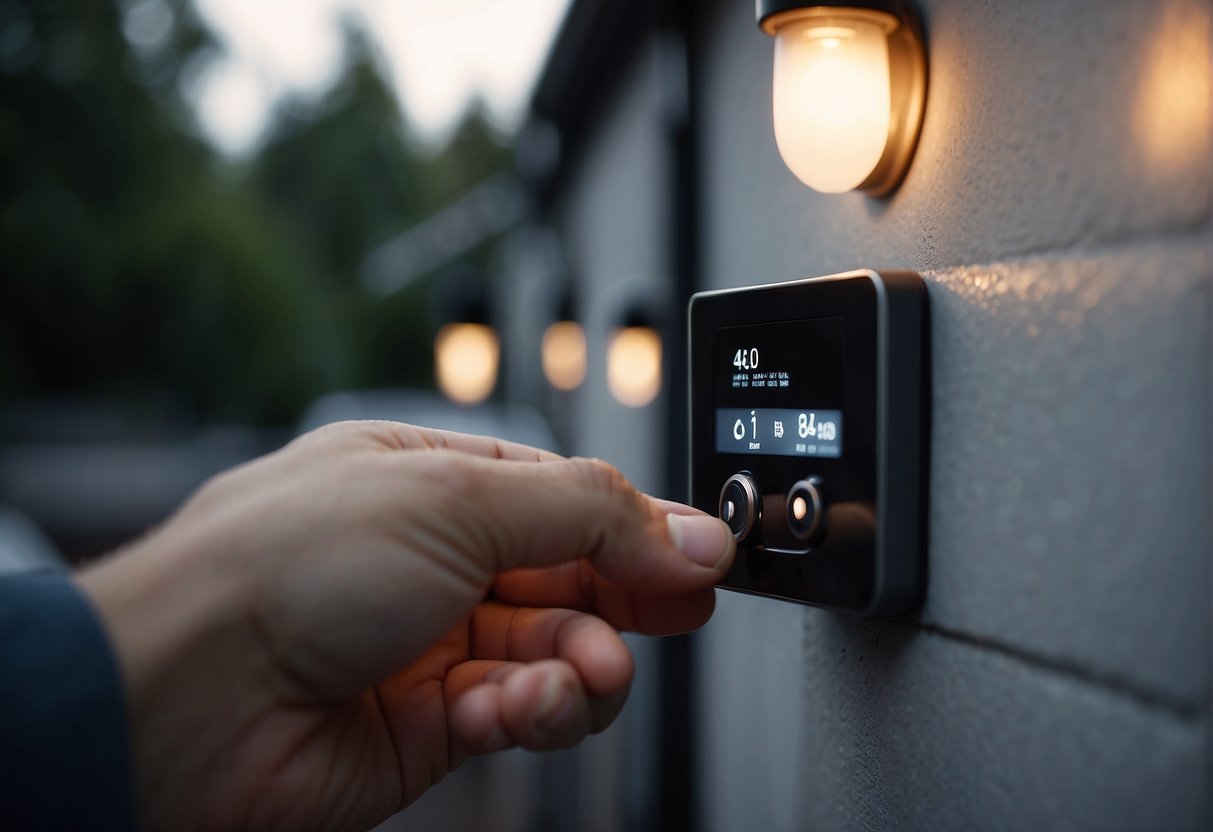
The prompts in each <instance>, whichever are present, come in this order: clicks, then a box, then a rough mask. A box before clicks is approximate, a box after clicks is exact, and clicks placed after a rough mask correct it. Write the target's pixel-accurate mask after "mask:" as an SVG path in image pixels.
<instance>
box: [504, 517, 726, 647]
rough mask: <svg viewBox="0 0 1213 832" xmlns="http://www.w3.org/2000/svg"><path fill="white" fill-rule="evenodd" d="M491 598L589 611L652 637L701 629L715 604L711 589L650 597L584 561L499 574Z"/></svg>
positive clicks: (613, 625) (525, 605)
mask: <svg viewBox="0 0 1213 832" xmlns="http://www.w3.org/2000/svg"><path fill="white" fill-rule="evenodd" d="M674 505H678V504H674ZM682 507H683V508H685V506H682ZM493 597H494V598H496V599H497V600H498V601H503V602H505V603H508V604H514V605H517V606H523V607H562V608H564V609H571V610H581V611H582V612H590V613H593V614H594V615H597V616H599V617H600V618H602V619H604V620H605V621H607V622H608V623H609V624H610V625H611V626H612V627H615V628H616V629H619V630H630V631H632V632H637V633H644V634H645V635H651V636H669V635H676V634H678V633H689V632H691V631H692V630H697V629H698V628H700V627H702V626H703V625H704V624H706V623H707V621H708V619H709V618H711V617H712V612H713V611H714V610H715V608H716V593H715V591H714V590H713V589H711V588H707V589H700V590H695V591H692V592H686V593H682V594H677V595H647V594H644V593H642V592H634V591H632V590H629V589H626V588H624V587H621V586H618V585H617V584H615V583H612V582H611V581H608V580H607V579H606V578H604V577H603V576H602V575H599V574H598V573H597V572H596V571H594V569H593V567H592V566H591V565H590V563H589V561H585V560H576V561H569V562H568V563H562V564H559V565H557V566H552V567H547V568H542V569H516V570H514V571H512V572H506V573H504V574H502V575H498V576H497V580H496V581H495V582H494V584H493Z"/></svg>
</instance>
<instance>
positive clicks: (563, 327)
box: [543, 321, 586, 391]
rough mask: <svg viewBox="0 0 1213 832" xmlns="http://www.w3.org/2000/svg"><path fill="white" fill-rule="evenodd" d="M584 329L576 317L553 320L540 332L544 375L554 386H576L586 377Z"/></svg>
mask: <svg viewBox="0 0 1213 832" xmlns="http://www.w3.org/2000/svg"><path fill="white" fill-rule="evenodd" d="M585 371H586V343H585V330H584V329H582V328H581V324H579V323H577V322H576V321H556V322H555V323H554V324H552V325H551V326H549V327H548V328H547V330H546V331H545V332H544V333H543V375H544V376H545V377H546V378H547V380H548V383H549V384H551V385H552V386H553V387H555V388H556V389H557V390H564V391H569V390H576V389H577V388H578V387H580V386H581V383H582V382H583V381H585Z"/></svg>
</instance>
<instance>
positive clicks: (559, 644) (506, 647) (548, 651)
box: [468, 603, 632, 696]
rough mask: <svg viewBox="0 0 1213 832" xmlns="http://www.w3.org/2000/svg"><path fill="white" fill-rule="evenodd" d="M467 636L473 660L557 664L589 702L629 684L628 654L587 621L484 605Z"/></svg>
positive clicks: (608, 631) (567, 614)
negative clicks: (572, 673)
mask: <svg viewBox="0 0 1213 832" xmlns="http://www.w3.org/2000/svg"><path fill="white" fill-rule="evenodd" d="M469 635H470V639H469V644H468V650H469V655H470V656H471V657H472V658H474V659H495V660H504V661H513V662H534V661H541V660H543V659H549V658H557V659H561V660H563V661H565V662H567V663H569V664H570V665H571V666H572V667H573V668H574V669H575V670H576V671H577V673H578V675H579V676H580V678H581V679H582V680H583V681H584V682H585V685H586V688H587V689H588V690H589V691H590V693H591V694H592V695H595V696H605V695H611V694H615V693H618V692H620V691H623V690H626V689H627V687H628V685H629V684H630V683H631V679H632V655H631V653H630V652H629V651H628V648H627V646H626V645H624V643H623V641H622V640H621V639H620V638H619V634H618V633H617V632H616V631H615V629H614V628H613V627H612V626H611V625H609V624H607V623H606V622H605V621H603V620H602V619H601V618H597V617H595V616H593V615H586V614H585V613H581V612H575V611H573V610H564V609H529V608H523V607H513V606H509V605H506V604H495V603H485V604H481V605H479V606H478V607H477V608H476V611H475V612H474V613H473V614H472V620H471V622H470V627H469Z"/></svg>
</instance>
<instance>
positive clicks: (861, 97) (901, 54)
mask: <svg viewBox="0 0 1213 832" xmlns="http://www.w3.org/2000/svg"><path fill="white" fill-rule="evenodd" d="M756 8H757V16H758V25H759V26H760V27H761V28H762V30H763V31H764V32H766V33H767V34H768V35H771V36H772V37H774V38H775V72H774V80H773V86H774V90H773V92H774V113H775V142H776V144H777V145H778V146H779V153H780V155H781V156H782V157H783V161H784V162H785V163H786V164H787V166H788V167H789V168H790V169H791V170H792V172H793V173H794V174H796V176H797V178H799V179H800V180H801V181H802V182H804V183H805V184H806V185H808V186H809V187H810V188H813V189H814V190H818V191H821V192H823V193H843V192H845V191H850V190H856V189H858V190H861V191H865V192H867V193H869V194H871V195H873V196H884V195H886V194H888V193H890V192H891V191H892V190H893V189H894V188H896V187H897V185H898V184H899V183H900V182H901V179H902V178H903V177H904V176H905V172H906V169H907V168H908V167H909V164H910V158H911V157H912V156H913V155H914V146H915V145H916V144H917V142H918V131H919V127H920V126H921V124H922V111H923V104H924V102H925V100H926V77H927V71H926V55H925V49H924V46H923V38H922V28H921V25H920V24H919V22H918V18H917V16H916V15H915V14H914V13H913V11H912V10H911V9H910V7H909V6H907V5H905V4H904V3H902V2H900V0H849V2H832V0H824V1H823V2H805V0H798V1H797V0H756Z"/></svg>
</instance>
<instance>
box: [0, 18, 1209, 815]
mask: <svg viewBox="0 0 1213 832" xmlns="http://www.w3.org/2000/svg"><path fill="white" fill-rule="evenodd" d="M915 5H916V6H917V7H918V9H919V11H920V12H921V13H922V17H923V20H924V24H925V30H926V35H927V41H928V59H929V64H930V66H929V86H928V94H927V106H926V112H925V116H924V122H923V128H922V134H921V138H920V142H919V147H918V151H917V154H916V157H915V159H914V161H913V163H912V165H911V167H910V170H909V173H908V175H907V177H906V179H905V181H904V183H903V184H902V186H901V188H900V189H899V190H898V191H897V192H896V193H895V194H893V195H892V196H891V197H890V198H888V199H884V200H875V199H871V198H868V197H866V196H863V195H862V194H860V193H848V194H843V195H823V194H819V193H816V192H813V191H811V190H809V189H808V188H806V187H804V186H803V185H802V184H801V183H800V182H799V181H798V180H796V178H795V177H794V176H792V174H791V173H789V171H788V170H787V169H786V167H785V166H784V165H783V163H782V162H781V161H780V157H779V154H778V151H777V149H776V146H775V141H774V137H773V132H772V125H771V119H772V113H771V94H772V92H771V64H772V43H771V40H770V39H769V38H768V37H767V36H766V35H764V34H763V33H762V32H760V31H759V30H758V28H757V27H756V26H755V21H754V6H753V4H752V3H751V2H748V1H747V0H700V1H699V2H679V0H656V1H655V2H641V0H449V1H448V2H441V3H436V2H432V0H381V1H380V2H375V1H374V0H295V1H294V2H291V3H289V4H288V3H286V2H249V0H118V2H112V0H40V2H34V0H0V187H2V188H3V194H4V197H3V203H2V204H0V568H26V567H28V566H30V565H31V564H41V563H48V562H49V563H55V562H68V563H72V564H77V563H81V562H83V561H87V560H88V559H90V558H94V557H97V556H99V555H101V554H102V553H104V552H106V551H108V550H110V549H111V548H113V547H114V546H116V545H118V544H120V543H121V542H122V541H124V540H126V539H129V538H130V537H132V536H135V535H137V534H139V533H140V532H141V531H143V530H144V529H146V528H147V527H148V526H149V525H151V524H153V523H155V522H157V521H158V520H159V519H160V518H162V517H163V516H164V515H165V514H166V513H167V512H169V511H171V510H172V508H173V507H174V506H175V505H176V504H177V503H178V502H179V501H180V500H181V499H183V498H184V497H185V495H187V494H188V493H189V492H190V490H191V489H192V488H194V487H195V486H196V485H197V484H198V483H199V482H201V481H202V480H203V479H205V477H207V476H208V475H209V474H211V473H213V472H214V471H216V470H219V469H221V468H223V467H227V466H228V465H230V464H234V463H236V462H239V461H241V460H243V459H246V458H248V457H250V456H253V455H255V454H257V453H261V452H263V451H266V450H270V449H272V448H274V447H277V446H278V445H280V444H281V443H282V442H284V441H286V440H288V439H289V438H290V437H291V436H293V435H295V434H297V433H298V432H299V431H301V430H305V429H307V428H310V427H313V426H316V425H319V424H323V423H325V422H328V421H332V420H334V419H341V418H362V417H384V418H397V419H402V420H406V421H416V422H419V423H424V424H430V425H433V426H436V427H452V428H454V429H460V430H468V431H472V432H484V433H496V434H499V435H505V436H508V437H511V438H516V439H519V440H521V441H526V442H529V443H531V444H539V445H544V446H546V447H551V448H555V449H557V450H559V451H562V452H566V453H572V454H579V455H586V456H597V457H601V458H604V459H607V460H609V461H611V462H613V463H614V464H616V465H618V466H619V467H620V468H621V469H622V470H623V471H624V473H625V474H627V476H628V477H629V478H630V479H631V480H632V481H633V482H634V483H635V484H636V485H637V486H639V487H640V488H642V489H645V490H648V491H651V492H654V493H659V494H663V495H665V496H669V497H672V498H680V497H684V496H685V494H686V459H687V455H686V450H687V449H686V390H685V342H686V332H685V304H686V300H687V298H688V297H689V295H690V294H691V293H692V292H693V291H697V290H701V289H712V288H721V287H729V286H743V285H753V284H758V283H765V282H771V281H775V280H782V279H789V278H796V277H805V276H811V275H820V274H828V273H832V272H838V271H842V270H845V269H850V268H854V267H858V266H871V267H882V266H889V267H899V268H911V269H915V270H917V271H919V272H920V273H922V274H923V275H924V277H925V279H926V281H927V284H928V289H929V294H930V301H931V317H932V339H933V342H934V347H933V349H934V352H933V367H932V374H933V384H934V394H933V395H934V403H933V409H934V414H933V433H932V437H931V469H930V483H931V484H930V487H931V495H930V502H931V505H930V517H929V524H930V538H929V550H930V551H929V557H930V568H929V585H928V591H927V599H926V603H925V606H924V607H923V609H922V610H921V611H919V613H918V614H917V615H915V616H911V617H909V618H907V619H902V620H897V621H877V622H858V621H852V620H848V619H844V618H841V617H839V616H837V615H834V614H831V613H829V612H825V611H822V610H818V609H811V608H800V607H796V606H793V605H788V604H781V603H776V602H772V601H766V600H762V599H754V598H748V597H743V596H738V595H734V594H730V593H718V608H717V612H716V615H715V616H714V618H713V620H712V622H711V623H710V624H709V625H708V626H707V627H706V628H705V629H704V630H703V631H701V633H699V634H697V635H696V636H694V637H692V638H685V637H684V638H674V639H664V640H660V641H657V640H645V639H634V640H632V641H631V642H630V643H631V644H632V645H633V647H634V650H635V652H636V656H637V666H638V673H637V682H636V686H635V688H634V690H633V695H632V698H631V700H630V702H629V705H628V706H627V708H626V709H625V711H624V714H623V716H622V718H621V719H620V721H619V722H618V724H617V725H616V726H614V727H613V728H611V729H610V730H609V731H607V732H605V733H603V734H602V735H599V736H597V737H594V738H592V739H591V740H590V741H589V742H587V743H586V744H585V745H584V746H582V747H581V748H579V749H577V750H575V751H569V752H560V753H557V754H549V755H531V754H526V753H522V752H511V753H509V754H507V755H504V756H502V757H498V758H494V759H492V760H477V761H473V762H471V763H469V764H468V765H467V766H465V767H464V769H462V770H461V771H459V772H457V773H456V774H455V775H453V776H451V777H450V778H448V779H447V780H446V781H445V782H444V783H443V784H441V785H440V786H439V787H437V788H436V789H434V790H432V791H431V792H430V793H429V794H427V795H426V796H425V797H424V798H423V799H422V800H421V801H420V802H419V803H418V804H417V805H415V806H414V807H412V808H411V809H409V810H408V811H406V812H405V813H404V814H403V815H402V816H401V817H400V818H399V819H397V820H396V821H393V822H391V823H389V824H388V825H387V827H386V828H410V829H422V830H440V829H483V828H493V829H507V830H508V829H519V830H532V829H537V830H548V829H551V830H563V829H585V830H603V831H604V832H615V831H616V830H625V829H626V830H646V829H654V830H656V829H698V828H703V829H710V830H735V829H750V828H752V829H773V830H783V829H828V830H836V829H873V828H875V829H1035V828H1067V829H1101V830H1114V829H1146V828H1157V829H1175V830H1188V829H1191V830H1201V829H1208V828H1209V826H1210V822H1211V820H1213V810H1211V808H1210V791H1211V783H1213V755H1211V750H1210V749H1211V742H1213V741H1211V737H1213V728H1211V725H1213V723H1211V721H1210V702H1211V701H1213V693H1211V691H1213V684H1211V679H1213V669H1211V665H1213V661H1211V660H1213V615H1211V611H1210V609H1211V608H1210V597H1211V595H1213V592H1211V590H1213V577H1211V576H1213V570H1211V569H1210V548H1209V546H1210V504H1211V496H1210V495H1211V489H1210V480H1211V477H1213V473H1211V472H1213V450H1211V449H1213V441H1211V438H1210V425H1211V421H1213V420H1211V419H1210V395H1211V391H1213V373H1211V371H1210V367H1211V366H1213V363H1211V361H1210V358H1211V352H1213V348H1211V346H1210V345H1211V344H1213V335H1211V332H1213V328H1211V326H1210V322H1211V320H1213V292H1211V291H1210V280H1211V279H1213V267H1211V265H1210V264H1211V263H1213V256H1211V254H1213V252H1211V245H1213V243H1211V241H1213V211H1211V208H1210V201H1211V194H1213V103H1211V95H1213V94H1211V88H1213V83H1211V77H1213V59H1211V51H1213V50H1211V48H1210V44H1211V41H1213V37H1211V20H1210V18H1211V9H1210V6H1209V3H1208V2H1207V0H1158V2H1155V3H1141V2H1137V0H1105V2H1103V3H1100V4H1098V9H1096V8H1095V7H1094V6H1093V5H1092V4H1078V3H1057V2H1055V0H1021V2H1020V3H1017V4H1013V7H1012V6H1009V5H1008V4H1006V3H1003V2H1000V0H963V1H962V0H919V2H917V3H916V4H915Z"/></svg>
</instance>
